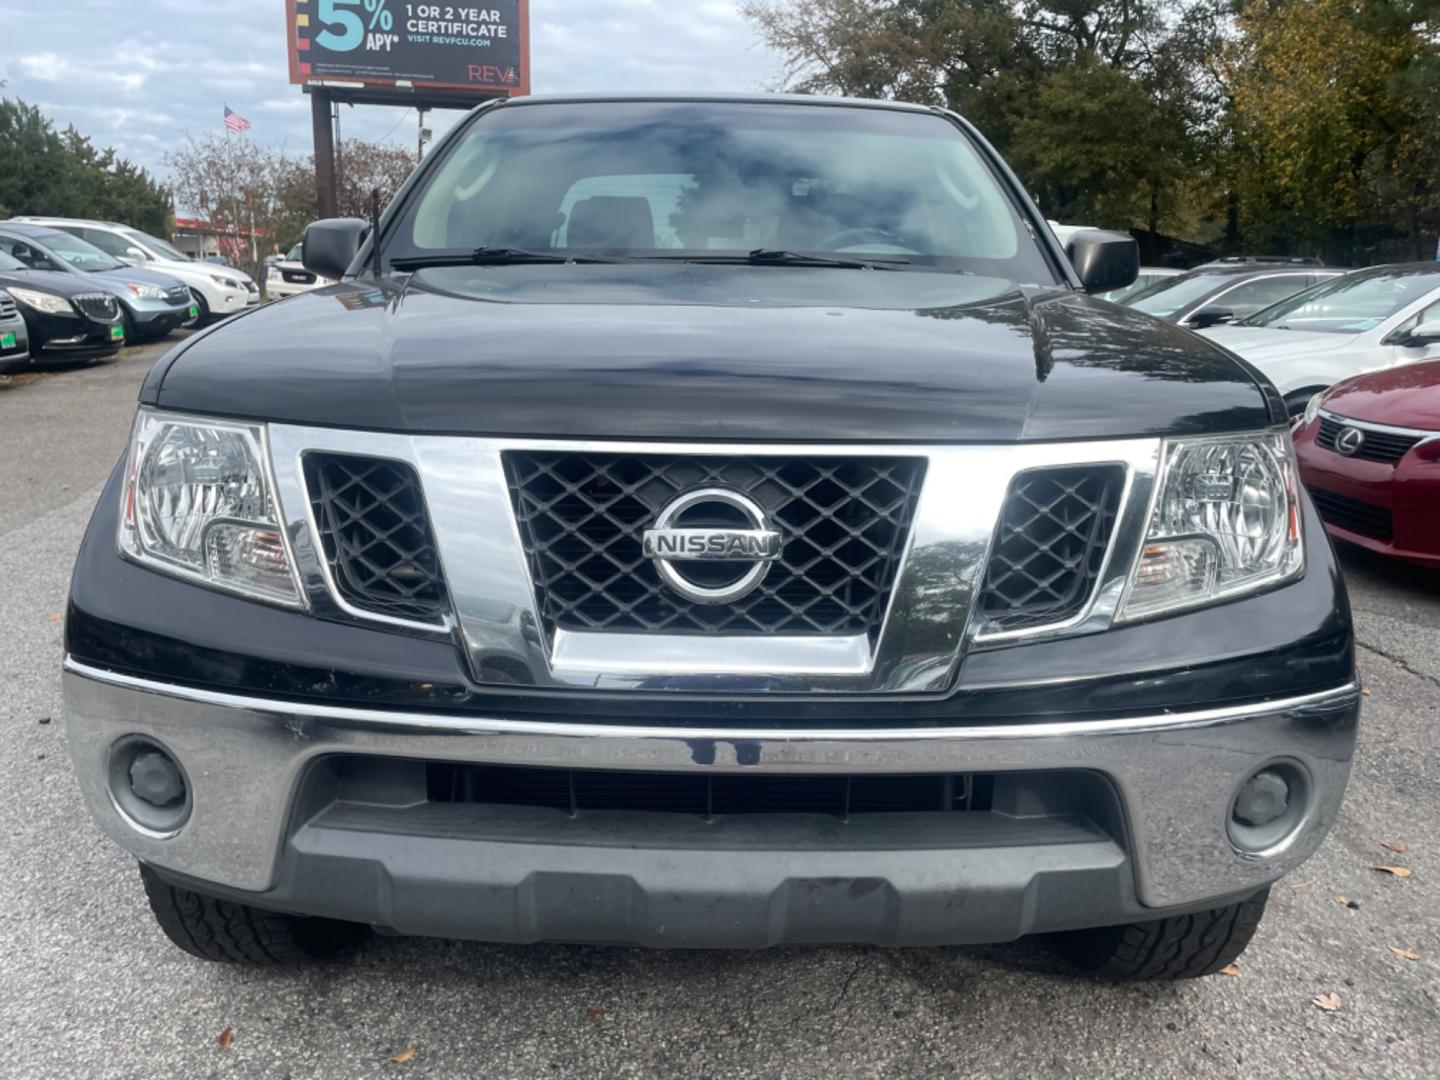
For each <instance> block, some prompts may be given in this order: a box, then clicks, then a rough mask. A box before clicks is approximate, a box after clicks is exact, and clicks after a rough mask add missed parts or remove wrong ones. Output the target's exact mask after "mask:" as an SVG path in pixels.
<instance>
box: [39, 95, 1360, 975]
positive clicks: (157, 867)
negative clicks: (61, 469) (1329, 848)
mask: <svg viewBox="0 0 1440 1080" xmlns="http://www.w3.org/2000/svg"><path fill="white" fill-rule="evenodd" d="M1067 254H1068V258H1067ZM304 258H305V264H306V266H307V267H308V268H309V269H310V270H311V272H313V273H316V274H318V275H321V276H327V277H334V278H337V279H342V280H341V281H340V283H339V284H337V285H334V286H330V287H326V288H323V289H319V290H317V291H314V292H311V293H308V294H305V295H303V296H297V297H295V298H293V299H291V300H289V301H287V302H286V303H284V304H279V305H274V306H272V307H269V308H265V309H262V310H260V311H256V312H253V313H250V314H246V315H242V316H240V317H238V318H236V319H233V320H230V321H229V322H227V323H225V324H223V325H220V326H218V327H215V328H212V329H211V330H210V331H208V332H207V333H203V334H200V335H197V336H195V337H193V338H191V339H189V340H188V341H186V342H185V343H183V344H181V345H179V346H177V347H176V348H175V349H174V350H172V351H171V352H170V353H169V355H167V356H166V357H165V358H163V359H162V360H161V361H160V362H159V363H158V364H157V365H156V366H155V368H154V370H153V371H152V372H151V374H150V376H149V378H148V379H147V381H146V383H145V386H144V389H143V391H142V393H141V402H140V410H139V414H138V416H137V419H136V422H135V428H134V435H133V439H132V443H131V447H130V450H129V452H128V453H127V455H126V456H125V459H124V460H123V461H121V462H120V463H119V464H117V466H116V468H115V472H114V474H113V476H112V477H111V479H110V483H109V485H108V487H107V489H106V490H105V492H104V495H103V496H102V498H101V500H100V505H99V508H98V509H97V511H96V513H95V517H94V520H93V522H92V524H91V526H90V529H89V532H88V535H87V537H86V539H85V541H84V545H83V547H82V549H81V551H80V555H79V559H78V563H77V566H76V570H75V576H74V580H73V584H72V589H71V598H70V607H69V613H68V621H67V625H66V640H67V650H68V655H67V657H66V660H65V668H66V675H65V692H66V700H67V709H68V716H69V732H68V734H69V742H70V746H71V748H72V750H73V753H74V758H75V766H76V770H77V774H78V776H79V780H80V787H81V789H82V790H83V791H84V793H85V797H86V799H87V800H88V802H89V805H90V808H91V810H92V811H93V813H94V815H95V818H96V820H97V821H98V822H99V824H100V826H101V828H102V829H103V831H104V832H105V833H106V834H107V835H108V836H110V837H111V838H113V839H114V840H116V841H117V842H118V843H120V844H121V845H123V846H124V847H125V848H126V849H127V850H129V851H130V852H132V853H133V854H134V855H135V856H136V857H137V858H138V859H139V861H140V867H141V876H142V877H143V879H144V882H145V887H146V889H147V891H148V893H149V896H150V900H151V904H152V906H153V908H154V911H155V914H156V916H157V918H158V919H159V922H160V924H161V926H162V927H163V928H164V930H165V932H166V933H167V934H168V935H169V936H170V937H171V939H172V940H173V941H174V942H175V943H176V944H177V945H179V946H180V947H181V948H183V949H185V950H187V951H188V952H191V953H194V954H196V955H198V956H202V957H205V958H208V959H213V960H229V961H248V962H270V961H280V960H290V959H296V958H302V957H306V956H312V955H319V954H323V953H325V952H327V951H330V950H332V949H334V948H336V947H338V946H341V945H343V944H344V943H345V942H347V941H349V940H350V939H351V938H352V937H353V936H354V934H355V933H357V932H358V931H359V930H360V929H361V928H362V927H365V926H375V927H378V928H381V929H384V930H386V931H387V932H398V933H403V934H428V935H446V936H453V937H464V938H473V939H482V940H489V941H505V942H536V941H569V942H626V943H638V944H643V945H650V946H687V947H697V946H712V947H713V946H735V947H747V948H749V947H758V946H767V945H776V944H782V943H812V944H814V943H842V942H873V943H880V944H885V945H920V944H931V945H934V944H947V943H965V942H987V941H1001V940H1008V939H1013V938H1016V937H1019V936H1021V935H1024V934H1028V933H1034V932H1045V933H1048V934H1051V935H1053V939H1054V941H1055V942H1056V943H1057V944H1058V945H1059V947H1060V948H1061V950H1062V951H1063V952H1064V953H1065V954H1066V955H1067V956H1069V957H1070V958H1071V959H1072V960H1073V961H1074V962H1076V963H1078V964H1079V965H1081V966H1082V967H1085V968H1088V969H1091V970H1096V971H1100V972H1105V973H1108V974H1111V975H1116V976H1184V975H1200V974H1204V973H1207V972H1210V971H1214V970H1217V969H1219V968H1221V967H1223V966H1225V965H1226V964H1228V963H1229V962H1231V961H1232V960H1233V959H1234V958H1235V957H1236V956H1237V955H1238V954H1239V952H1240V951H1241V949H1243V948H1244V946H1245V944H1246V942H1247V941H1248V940H1249V938H1250V935H1251V933H1252V931H1253V930H1254V928H1255V925H1256V923H1257V921H1258V919H1259V917H1260V913H1261V911H1262V910H1263V908H1264V904H1265V898H1266V892H1267V889H1268V887H1269V886H1270V884H1271V883H1272V882H1273V881H1275V880H1276V879H1277V878H1278V877H1280V876H1281V875H1282V874H1284V873H1286V872H1287V871H1289V870H1291V869H1293V868H1294V867H1295V866H1297V865H1298V864H1299V863H1301V862H1303V861H1304V860H1305V859H1306V858H1308V857H1309V856H1310V855H1311V853H1313V852H1314V851H1315V849H1316V847H1317V846H1318V845H1319V843H1320V841H1321V840H1322V839H1323V837H1324V836H1325V833H1326V831H1327V830H1328V829H1329V827H1330V825H1331V824H1332V822H1333V821H1334V820H1335V816H1336V814H1337V812H1338V810H1339V807H1340V801H1341V797H1342V794H1343V792H1344V788H1345V783H1346V778H1347V775H1348V772H1349V767H1350V759H1351V754H1352V748H1353V744H1354V737H1355V729H1356V724H1357V720H1358V712H1359V692H1358V689H1357V687H1356V683H1355V671H1354V658H1353V645H1352V638H1351V626H1350V614H1349V609H1348V606H1347V603H1346V598H1345V594H1344V591H1343V587H1342V585H1341V580H1340V576H1339V573H1338V571H1337V569H1336V567H1335V563H1334V561H1333V558H1332V555H1331V551H1330V548H1329V545H1328V543H1327V542H1326V539H1325V534H1324V532H1323V530H1322V528H1321V526H1320V524H1319V522H1318V521H1317V519H1316V517H1315V513H1314V510H1313V508H1312V507H1311V505H1310V503H1309V502H1308V501H1307V500H1306V498H1305V496H1304V493H1303V491H1302V490H1301V488H1300V487H1299V485H1298V484H1297V483H1296V480H1295V467H1294V461H1293V457H1292V450H1291V445H1290V439H1289V435H1288V433H1287V428H1286V419H1287V418H1286V414H1285V409H1284V406H1283V404H1282V402H1281V401H1280V399H1279V397H1278V395H1277V394H1276V393H1275V391H1274V389H1273V388H1272V387H1271V386H1270V385H1269V384H1268V383H1267V382H1266V381H1265V379H1264V378H1263V377H1262V376H1260V375H1259V374H1257V373H1256V372H1255V371H1254V370H1253V369H1252V368H1250V367H1248V366H1246V365H1245V364H1244V363H1242V362H1241V361H1239V360H1237V359H1236V358H1235V357H1233V356H1232V355H1230V354H1228V353H1226V352H1225V351H1223V350H1222V349H1220V348H1218V347H1217V346H1215V345H1213V344H1210V343H1208V342H1206V341H1203V340H1201V339H1199V338H1197V337H1195V336H1193V335H1191V334H1189V333H1187V332H1185V331H1183V330H1181V329H1179V328H1177V327H1174V326H1170V325H1167V324H1165V323H1162V322H1159V321H1157V320H1155V319H1152V318H1151V317H1149V316H1147V315H1144V314H1141V313H1139V312H1134V311H1129V310H1126V309H1123V308H1118V307H1115V306H1114V305H1111V304H1107V303H1104V302H1101V301H1097V300H1094V299H1092V298H1091V297H1090V296H1088V295H1087V292H1088V291H1102V290H1106V289H1113V288H1118V287H1120V286H1123V285H1124V284H1126V283H1127V282H1128V281H1130V280H1132V279H1133V277H1134V274H1135V272H1136V264H1137V259H1136V251H1135V247H1134V243H1133V241H1131V240H1130V239H1129V238H1128V237H1124V236H1119V235H1116V234H1107V233H1099V232H1083V233H1080V234H1078V235H1077V236H1075V237H1074V238H1072V240H1071V241H1070V244H1069V246H1068V251H1067V250H1062V249H1061V248H1060V247H1059V245H1058V242H1056V241H1055V240H1054V238H1053V236H1052V235H1051V234H1050V232H1049V230H1048V229H1047V228H1046V225H1045V222H1044V220H1043V219H1042V218H1041V216H1040V215H1039V213H1038V212H1037V211H1036V209H1035V207H1034V206H1033V205H1032V204H1031V202H1030V200H1029V199H1028V198H1027V197H1026V195H1025V193H1024V191H1023V189H1022V188H1021V186H1020V185H1019V183H1017V181H1016V180H1015V178H1014V176H1013V175H1012V174H1011V173H1010V171H1009V170H1008V169H1007V168H1006V166H1005V165H1004V163H1003V162H1002V161H1001V160H1000V159H999V158H998V157H997V156H996V154H995V152H994V151H993V150H992V149H991V148H990V146H989V145H987V144H986V142H985V141H984V140H983V139H982V138H981V137H980V135H979V134H977V133H976V132H975V130H974V129H973V128H971V127H970V126H969V125H968V124H967V123H966V122H965V121H964V120H962V119H961V118H960V117H958V116H955V115H953V114H950V113H947V112H944V111H940V110H935V109H926V108H919V107H911V106H905V105H896V104H890V103H876V102H847V101H837V100H832V99H819V98H804V99H783V98H779V99H777V98H753V99H733V98H732V99H697V98H624V99H622V98H613V97H612V98H604V99H584V98H552V99H521V100H516V101H511V102H506V103H503V104H494V105H487V106H484V107H482V108H479V109H477V110H475V111H474V112H473V113H472V114H471V115H470V116H469V117H468V118H467V119H466V120H465V121H464V122H463V123H461V124H459V125H458V126H457V127H456V128H455V129H454V130H453V131H452V132H451V133H450V134H449V135H448V136H447V137H446V138H445V139H444V140H443V141H442V143H441V145H439V146H438V147H437V149H436V151H435V152H434V153H433V154H432V155H431V156H430V157H429V158H427V159H426V161H425V163H424V164H423V165H422V166H421V167H420V168H419V169H418V171H417V172H416V174H415V175H414V176H413V177H412V178H411V180H410V181H409V182H408V183H407V185H406V186H405V188H404V189H403V190H402V191H401V192H400V194H399V195H398V196H397V197H396V199H395V200H394V202H393V203H392V205H391V206H390V208H389V209H388V211H387V213H386V214H385V215H384V217H383V220H381V221H380V222H379V223H378V231H377V230H376V228H375V227H372V226H371V225H369V224H368V223H366V222H362V221H358V220H339V221H327V222H321V223H317V224H315V225H312V226H311V228H310V229H309V230H308V232H307V234H306V238H305V245H304Z"/></svg>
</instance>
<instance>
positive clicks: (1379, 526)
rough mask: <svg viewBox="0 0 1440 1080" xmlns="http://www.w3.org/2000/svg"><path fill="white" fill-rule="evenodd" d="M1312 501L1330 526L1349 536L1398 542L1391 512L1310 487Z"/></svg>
mask: <svg viewBox="0 0 1440 1080" xmlns="http://www.w3.org/2000/svg"><path fill="white" fill-rule="evenodd" d="M1310 498H1311V500H1312V501H1313V502H1314V503H1315V509H1316V510H1318V511H1320V517H1321V519H1322V520H1323V521H1325V522H1326V523H1327V524H1330V525H1335V526H1337V527H1339V528H1341V529H1346V530H1348V531H1349V532H1353V533H1358V534H1359V535H1361V536H1368V537H1370V538H1371V539H1373V540H1384V541H1386V542H1389V541H1390V540H1393V539H1394V538H1395V524H1394V519H1393V517H1392V515H1391V513H1390V511H1389V510H1387V509H1385V507H1383V506H1376V505H1375V504H1374V503H1368V502H1362V501H1361V500H1360V499H1352V498H1350V497H1349V496H1347V495H1337V494H1336V493H1335V492H1333V491H1326V490H1325V489H1324V488H1317V487H1314V486H1312V487H1310Z"/></svg>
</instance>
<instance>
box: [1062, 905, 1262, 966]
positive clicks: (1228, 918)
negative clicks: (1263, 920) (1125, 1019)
mask: <svg viewBox="0 0 1440 1080" xmlns="http://www.w3.org/2000/svg"><path fill="white" fill-rule="evenodd" d="M1269 896H1270V889H1269V887H1268V886H1267V887H1266V888H1264V889H1262V890H1260V891H1259V892H1257V893H1256V894H1255V895H1254V896H1251V897H1250V898H1249V899H1246V900H1241V901H1240V902H1239V903H1238V904H1230V905H1228V906H1226V907H1222V908H1213V909H1212V910H1210V911H1197V912H1194V913H1193V914H1190V915H1172V916H1171V917H1170V918H1168V919H1156V920H1154V921H1153V922H1136V923H1128V924H1126V925H1124V926H1101V927H1096V928H1095V929H1093V930H1070V931H1066V932H1065V933H1060V934H1052V935H1051V936H1050V937H1051V941H1052V942H1053V944H1054V945H1055V948H1056V949H1057V950H1058V951H1059V952H1060V954H1061V955H1062V956H1063V957H1065V959H1067V960H1069V961H1070V963H1072V964H1074V965H1075V966H1076V967H1078V968H1080V969H1081V970H1082V971H1088V972H1090V973H1091V974H1093V975H1096V976H1098V977H1099V978H1102V979H1117V980H1122V979H1194V978H1198V977H1200V976H1201V975H1213V974H1215V972H1217V971H1219V970H1220V969H1221V968H1224V967H1228V966H1229V965H1230V964H1233V963H1234V962H1235V961H1236V959H1237V958H1239V956H1240V954H1241V953H1242V952H1244V951H1245V946H1246V945H1248V944H1250V938H1251V937H1253V936H1254V934H1255V928H1256V927H1257V926H1259V925H1260V917H1261V916H1262V915H1263V914H1265V902H1266V900H1267V899H1269Z"/></svg>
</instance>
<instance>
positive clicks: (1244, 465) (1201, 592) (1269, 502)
mask: <svg viewBox="0 0 1440 1080" xmlns="http://www.w3.org/2000/svg"><path fill="white" fill-rule="evenodd" d="M1157 482H1158V484H1159V488H1158V491H1157V494H1156V497H1155V500H1154V509H1153V511H1152V513H1151V517H1150V525H1149V529H1148V531H1147V533H1146V536H1145V543H1144V545H1143V547H1142V549H1141V553H1140V559H1139V561H1138V563H1137V564H1136V567H1135V572H1134V574H1133V576H1132V578H1131V581H1130V585H1129V588H1128V590H1127V592H1126V596H1125V600H1124V603H1123V606H1122V608H1121V613H1120V617H1121V618H1125V619H1136V618H1142V617H1145V616H1150V615H1157V614H1160V613H1162V612H1170V611H1176V610H1179V609H1182V608H1190V607H1196V606H1198V605H1201V604H1207V603H1211V602H1213V601H1216V600H1221V599H1228V598H1231V597H1234V596H1236V595H1237V594H1240V593H1246V592H1253V591H1255V590H1257V589H1262V588H1266V587H1268V586H1270V585H1273V584H1275V583H1276V582H1279V581H1283V580H1285V579H1286V578H1289V577H1292V576H1293V575H1295V574H1297V573H1299V572H1300V571H1301V570H1302V569H1303V568H1304V565H1305V549H1304V544H1303V542H1302V537H1301V532H1300V502H1299V489H1298V487H1297V485H1296V471H1295V463H1294V455H1293V451H1292V449H1291V446H1290V439H1289V436H1288V435H1286V434H1285V433H1283V432H1265V433H1262V434H1256V435H1244V436H1227V437H1224V438H1215V439H1169V440H1166V442H1165V446H1164V449H1163V451H1162V454H1161V467H1160V476H1159V478H1158V481H1157Z"/></svg>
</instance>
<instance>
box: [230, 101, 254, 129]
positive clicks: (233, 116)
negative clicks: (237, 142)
mask: <svg viewBox="0 0 1440 1080" xmlns="http://www.w3.org/2000/svg"><path fill="white" fill-rule="evenodd" d="M249 126H250V121H249V120H246V119H245V117H243V116H241V115H240V114H239V113H238V112H236V111H235V110H234V109H232V108H230V106H229V105H226V106H225V130H226V131H228V132H230V133H231V134H232V135H239V134H240V132H242V131H244V130H245V129H246V128H248V127H249Z"/></svg>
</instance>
